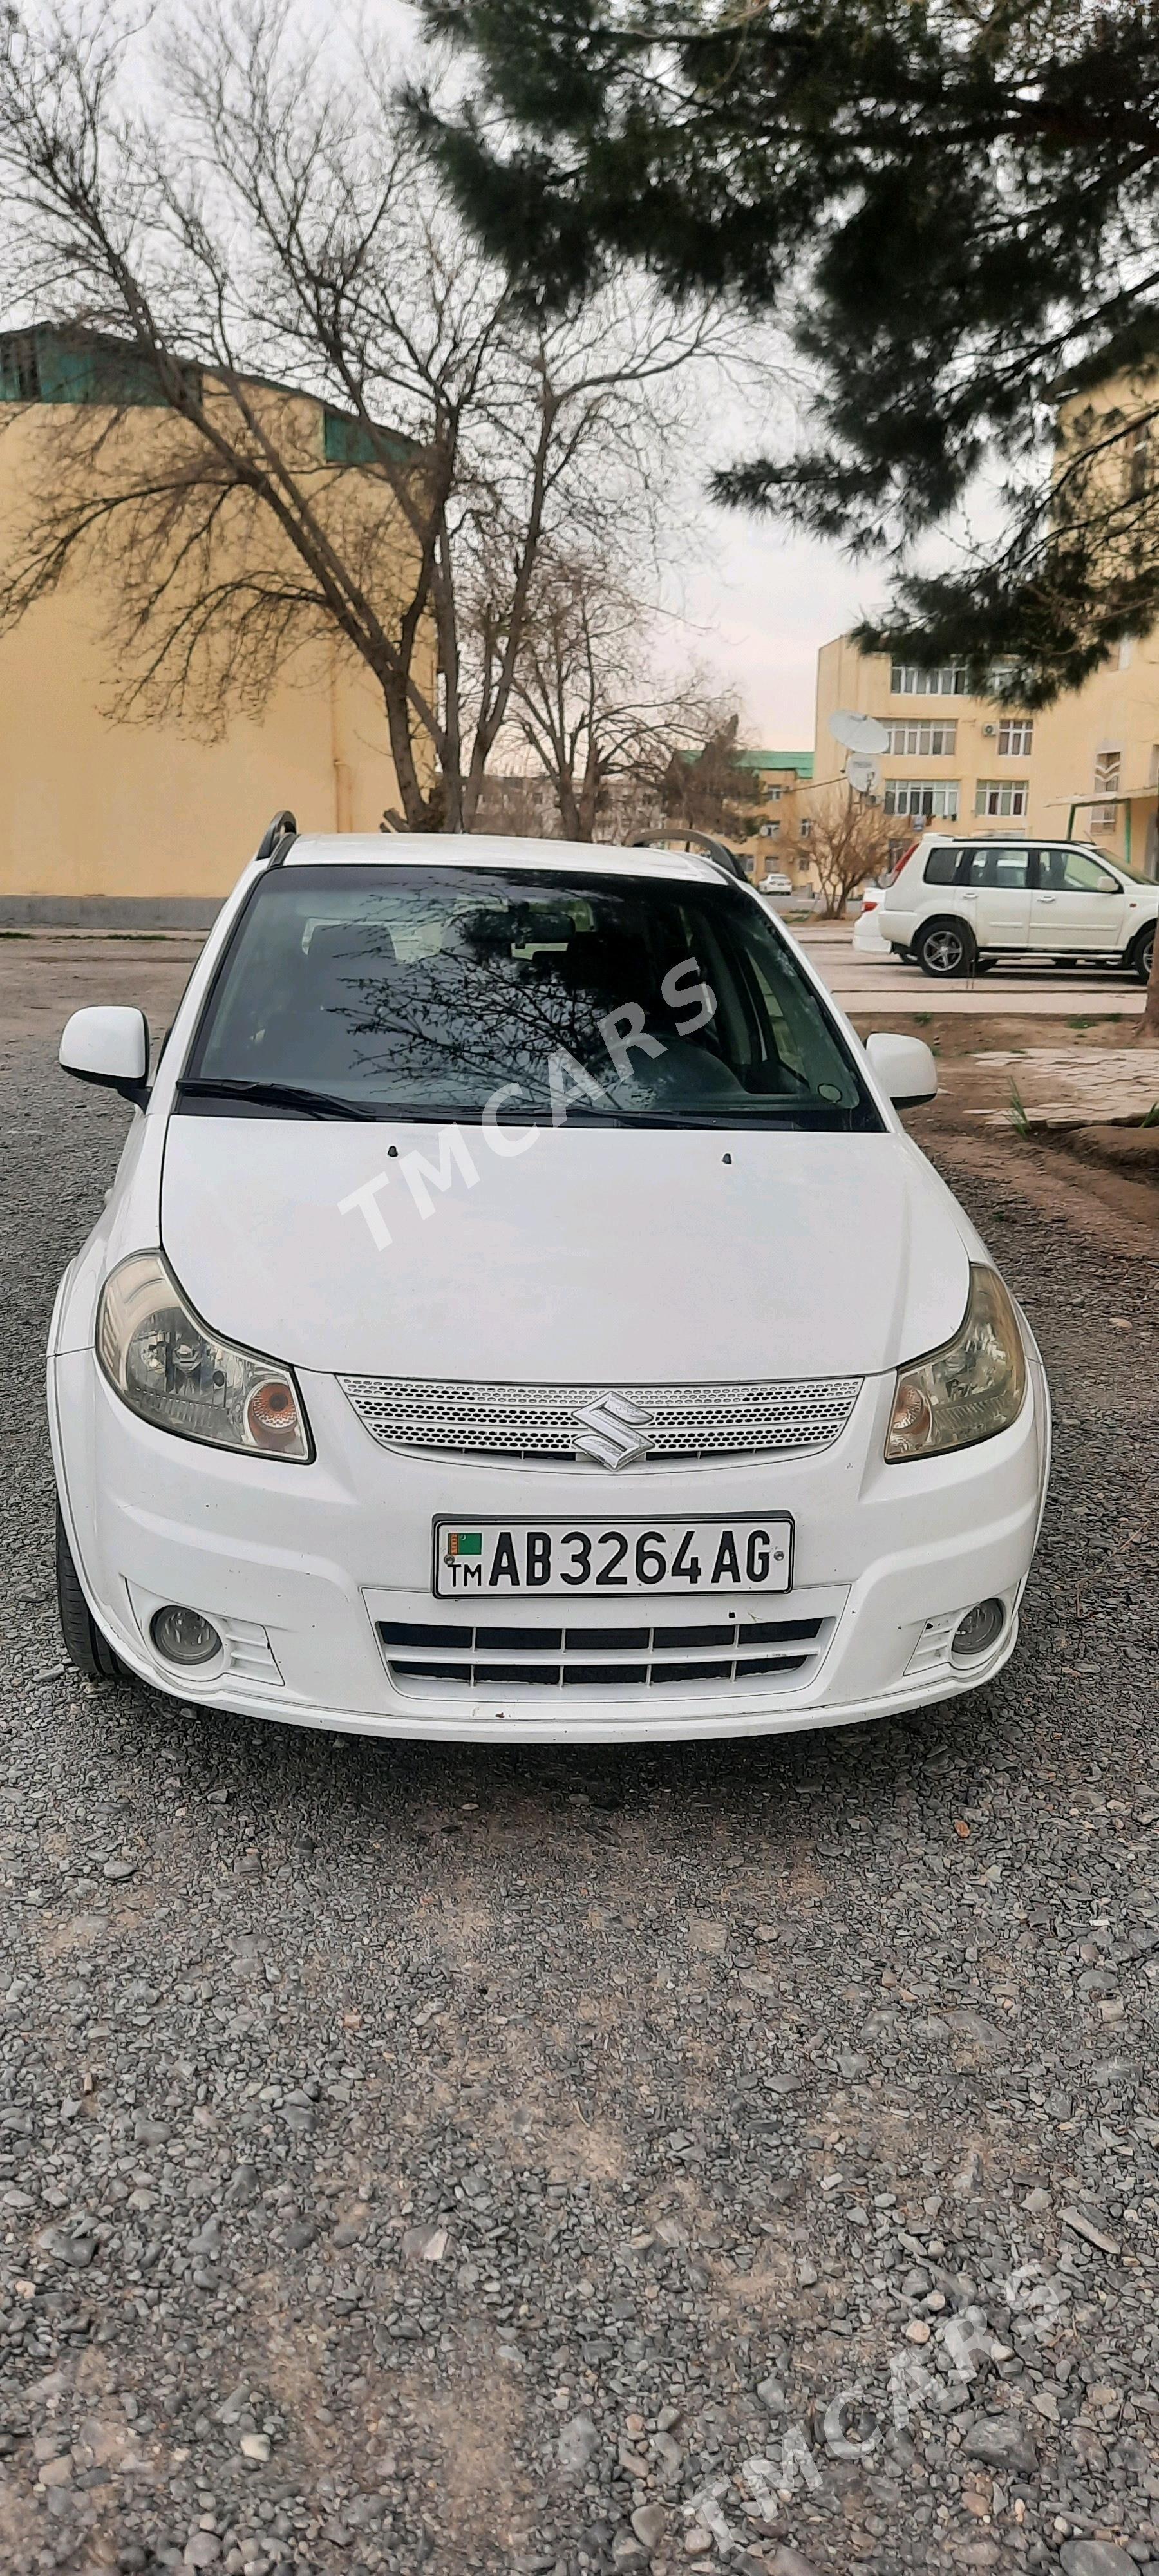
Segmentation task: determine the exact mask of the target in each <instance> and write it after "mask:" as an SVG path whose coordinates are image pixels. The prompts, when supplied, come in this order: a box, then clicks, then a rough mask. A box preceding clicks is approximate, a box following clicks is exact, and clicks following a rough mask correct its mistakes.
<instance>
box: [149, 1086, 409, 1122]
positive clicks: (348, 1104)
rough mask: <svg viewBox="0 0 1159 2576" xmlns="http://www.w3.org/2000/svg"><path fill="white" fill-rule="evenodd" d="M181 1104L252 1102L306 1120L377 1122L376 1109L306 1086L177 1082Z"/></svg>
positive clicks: (331, 1092)
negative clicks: (293, 1112) (297, 1111)
mask: <svg viewBox="0 0 1159 2576" xmlns="http://www.w3.org/2000/svg"><path fill="white" fill-rule="evenodd" d="M177 1089H178V1092H179V1094H180V1096H181V1098H182V1099H183V1100H252V1102H253V1103H254V1106H255V1108H258V1109H300V1110H302V1111H303V1112H304V1114H305V1116H306V1117H307V1118H376V1117H377V1116H378V1112H377V1110H375V1109H363V1108H361V1107H360V1106H359V1104H358V1102H357V1101H354V1100H343V1099H342V1098H341V1097H340V1095H339V1094H338V1093H337V1092H336V1091H311V1090H310V1089H309V1087H308V1085H306V1084H305V1083H297V1082H248V1081H243V1080H240V1079H239V1080H236V1081H233V1080H226V1079H225V1078H223V1079H221V1080H220V1081H213V1080H211V1079H209V1078H206V1079H205V1080H204V1081H202V1080H201V1079H197V1080H194V1081H190V1082H179V1083H178V1085H177Z"/></svg>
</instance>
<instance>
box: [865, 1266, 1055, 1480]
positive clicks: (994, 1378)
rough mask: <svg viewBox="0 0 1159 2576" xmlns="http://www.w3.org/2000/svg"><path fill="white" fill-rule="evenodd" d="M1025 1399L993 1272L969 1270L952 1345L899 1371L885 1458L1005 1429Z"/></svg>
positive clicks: (1013, 1332) (1017, 1341)
mask: <svg viewBox="0 0 1159 2576" xmlns="http://www.w3.org/2000/svg"><path fill="white" fill-rule="evenodd" d="M1025 1396H1026V1353H1025V1351H1024V1349H1023V1347H1022V1335H1021V1333H1020V1332H1019V1329H1018V1318H1017V1316H1016V1314H1015V1312H1014V1308H1013V1306H1012V1305H1011V1302H1010V1299H1009V1297H1008V1295H1007V1292H1006V1290H1005V1288H1004V1287H1003V1285H1002V1282H1001V1280H1000V1278H999V1276H998V1273H997V1271H996V1270H984V1269H982V1267H981V1266H980V1264H978V1263H976V1262H971V1264H970V1297H969V1303H968V1304H967V1307H966V1314H965V1320H964V1322H963V1324H962V1325H961V1327H960V1329H959V1331H958V1332H956V1333H955V1335H954V1338H953V1340H952V1342H946V1343H944V1344H943V1346H942V1348H941V1350H940V1351H931V1352H930V1353H929V1355H928V1357H927V1358H926V1359H924V1360H911V1361H910V1362H909V1365H908V1367H906V1368H903V1369H899V1370H898V1373H897V1387H896V1390H895V1393H894V1399H893V1412H892V1414H891V1416H890V1423H889V1434H888V1437H887V1439H886V1444H885V1454H886V1457H887V1458H888V1459H890V1460H891V1461H896V1460H898V1459H900V1458H932V1457H936V1456H937V1454H938V1452H939V1451H941V1450H944V1449H968V1448H970V1447H971V1446H972V1445H973V1443H974V1442H975V1441H977V1440H992V1439H993V1437H994V1434H995V1432H996V1431H1007V1430H1008V1429H1009V1427H1010V1424H1011V1423H1012V1422H1016V1421H1017V1419H1018V1416H1019V1414H1020V1413H1021V1411H1022V1406H1023V1403H1024V1400H1025Z"/></svg>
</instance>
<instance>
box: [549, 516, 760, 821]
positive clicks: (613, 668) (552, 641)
mask: <svg viewBox="0 0 1159 2576" xmlns="http://www.w3.org/2000/svg"><path fill="white" fill-rule="evenodd" d="M629 551H630V550H629V549H628V548H626V547H625V546H624V545H623V544H622V543H619V544H617V547H616V552H615V555H613V554H612V552H611V550H610V549H609V550H608V551H606V552H601V553H598V554H597V553H595V552H593V551H590V550H589V551H585V552H576V551H573V552H572V553H571V554H569V555H567V556H565V557H560V556H559V555H558V554H553V553H551V552H550V551H547V552H545V553H544V556H543V558H542V560H541V564H540V567H539V577H538V579H537V582H536V584H535V585H534V588H533V592H532V596H531V599H530V602H529V609H528V618H527V627H526V635H525V641H524V649H523V652H522V654H521V656H520V660H519V665H518V668H517V671H516V675H515V680H514V684H513V687H512V692H511V723H510V728H509V730H510V731H511V732H513V733H514V734H515V735H516V736H517V737H518V739H519V740H520V742H521V744H522V746H523V747H524V751H525V753H526V754H530V756H531V758H532V760H533V762H534V764H535V766H536V768H537V770H538V771H539V772H540V774H541V775H542V776H543V777H544V778H545V779H547V780H548V781H549V782H550V785H551V789H552V793H553V795H554V798H555V803H556V808H557V811H558V814H559V819H560V826H561V829H562V832H563V836H564V838H565V839H566V840H574V841H591V840H594V839H596V838H597V837H598V836H599V833H600V828H601V825H603V826H604V827H605V836H606V827H607V825H608V822H609V820H610V819H611V818H612V817H613V816H614V820H613V822H612V828H613V829H614V830H617V831H619V832H622V831H624V830H626V829H627V828H628V827H629V824H631V825H633V826H636V827H638V828H640V829H643V828H646V827H648V826H655V825H658V824H660V823H661V822H663V821H664V819H665V818H666V816H667V813H668V811H669V806H670V801H671V799H670V789H669V779H670V773H671V770H672V765H673V762H674V761H677V760H683V761H684V762H685V763H686V764H687V763H688V762H689V761H690V760H694V759H695V757H696V755H697V754H698V753H699V752H700V751H701V750H702V749H703V746H704V744H705V742H706V740H708V738H709V737H710V736H711V734H712V733H713V731H714V728H716V727H719V726H720V725H722V724H723V723H725V722H727V716H728V710H727V707H726V706H725V704H724V702H723V700H722V698H721V696H720V694H719V693H715V694H714V693H713V692H712V690H711V689H710V687H709V685H708V684H707V683H706V682H704V681H703V680H701V679H700V677H699V676H698V675H693V676H690V677H688V678H686V679H684V680H683V681H679V682H677V681H673V680H667V679H665V678H664V677H663V676H662V675H661V674H660V673H658V671H657V667H656V666H657V663H658V661H659V660H660V658H661V656H660V652H659V645H658V636H657V631H656V629H657V617H656V610H655V607H654V605H653V604H651V603H649V601H648V600H646V599H645V598H642V597H641V596H640V593H639V590H638V589H637V588H635V587H634V586H633V584H632V582H631V580H630V578H629V573H630V570H631V569H632V567H630V565H629V564H628V563H626V562H625V560H624V558H625V556H626V555H627V554H628V553H629ZM616 556H618V557H619V560H618V561H617V560H616ZM635 569H637V570H638V569H639V567H635Z"/></svg>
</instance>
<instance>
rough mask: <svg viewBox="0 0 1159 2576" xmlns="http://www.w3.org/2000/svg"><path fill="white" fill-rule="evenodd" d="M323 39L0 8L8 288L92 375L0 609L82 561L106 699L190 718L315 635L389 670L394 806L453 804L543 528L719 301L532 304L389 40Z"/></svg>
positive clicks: (250, 10) (273, 1)
mask: <svg viewBox="0 0 1159 2576" xmlns="http://www.w3.org/2000/svg"><path fill="white" fill-rule="evenodd" d="M337 44H338V40H337V39H336V38H333V37H331V36H328V37H327V38H326V39H325V40H324V41H322V40H320V41H318V42H316V43H315V44H314V45H313V46H311V45H309V44H307V43H305V42H303V41H302V40H300V39H298V38H297V37H296V36H295V34H294V32H293V28H292V26H291V23H290V21H289V19H288V17H287V15H286V14H285V11H284V10H283V8H282V7H281V6H280V5H279V0H269V5H267V0H253V5H252V6H247V5H246V0H239V5H238V6H237V7H236V8H231V7H230V6H229V0H225V5H224V7H223V9H222V12H221V14H217V15H215V14H212V13H211V14H210V15H209V16H208V17H206V16H204V15H199V16H198V17H196V18H195V17H194V16H193V13H192V12H190V14H189V15H188V17H186V18H185V19H183V20H181V21H178V22H175V23H174V24H173V25H172V26H171V27H170V29H169V33H168V36H167V39H166V42H165V50H164V61H163V66H162V68H161V70H159V69H158V65H157V61H156V58H155V57H149V56H147V55H146V54H144V53H143V50H142V48H143V45H144V39H143V38H141V37H138V36H137V35H136V34H135V33H134V30H133V29H132V27H130V26H129V24H128V22H127V21H126V22H123V23H120V24H118V23H117V21H116V19H115V17H113V18H110V17H109V16H108V15H107V14H106V15H105V16H102V17H100V18H95V17H94V18H93V19H92V20H91V21H86V20H85V19H84V18H83V17H82V18H79V19H78V18H74V17H70V16H68V15H67V14H60V15H56V16H53V17H49V18H48V19H47V20H45V19H41V18H38V19H37V20H36V21H35V22H31V21H29V22H22V21H21V20H20V19H19V18H18V17H17V16H16V15H15V14H10V15H9V16H8V18H7V20H6V21H5V24H4V27H3V30H2V31H0V169H2V170H3V173H4V177H5V181H6V200H7V209H8V212H7V218H6V234H7V243H6V249H7V265H8V270H9V281H8V282H9V287H10V295H9V299H8V300H9V303H10V306H11V302H12V299H13V298H14V297H15V298H18V299H19V300H20V303H21V305H22V309H23V310H25V311H29V312H31V313H33V314H34V315H35V316H36V317H37V318H40V317H48V318H50V319H51V320H52V321H53V323H54V324H56V325H57V326H58V328H59V326H60V325H62V324H63V325H65V326H66V327H67V329H68V331H69V332H70V333H72V334H73V335H74V345H75V348H76V350H77V351H78V353H80V354H81V355H82V356H83V355H85V353H87V359H88V362H89V364H90V368H91V371H92V381H93V382H94V383H95V384H96V386H97V389H98V390H97V395H96V398H95V399H94V400H90V401H89V402H87V403H72V404H61V405H60V406H59V407H57V408H56V409H55V410H54V414H53V423H52V436H51V438H50V439H49V440H48V441H46V442H42V443H41V453H42V455H43V456H44V467H43V471H42V472H41V474H40V476H39V479H38V480H37V481H36V482H35V485H34V488H33V489H32V490H31V491H30V493H29V506H28V508H27V511H26V514H25V518H24V522H23V525H22V527H21V528H20V530H19V531H16V532H13V537H12V543H11V548H10V553H9V561H8V564H7V567H6V569H5V571H4V574H3V576H2V578H0V616H2V617H3V618H4V619H6V620H7V622H8V623H12V622H13V621H15V620H17V619H19V618H20V616H21V615H23V613H24V612H25V610H26V609H27V608H28V607H29V606H30V605H31V604H32V603H33V602H34V601H35V600H37V599H38V598H40V597H41V596H42V595H43V594H44V593H45V592H46V591H47V590H50V589H51V588H53V587H54V586H55V585H56V584H57V583H58V582H60V581H61V580H62V579H64V578H65V577H66V575H68V574H70V573H71V572H72V571H73V570H77V571H80V570H82V569H83V570H85V571H87V572H89V573H90V574H92V575H95V576H98V577H99V578H100V581H101V583H102V586H103V590H104V595H105V597H106V599H107V601H108V608H109V624H110V630H111V633H112V635H113V637H114V639H115V643H116V648H117V653H118V660H119V667H120V669H121V671H122V674H123V679H122V685H121V688H120V692H119V696H118V699H117V702H116V703H117V708H118V711H119V712H120V713H122V714H125V715H129V714H138V715H139V714H143V713H152V712H155V711H157V710H163V711H164V712H166V713H167V714H172V715H176V716H177V717H178V718H180V719H182V720H184V721H186V722H187V723H190V724H192V725H195V726H200V727H208V728H211V729H212V728H215V727H216V728H220V726H221V725H222V723H223V722H224V721H225V720H226V715H227V711H228V708H229V707H230V706H231V705H233V704H237V703H241V704H243V705H248V706H250V707H255V706H259V705H260V704H261V702H262V699H263V697H264V694H265V691H266V688H267V687H268V684H269V681H270V678H271V675H272V674H273V673H274V672H275V671H284V670H285V668H286V666H287V664H288V663H290V662H292V661H294V660H297V661H299V662H300V663H301V665H302V668H303V673H304V675H306V676H308V674H309V669H310V655H311V648H312V647H316V646H317V645H318V643H319V642H320V641H321V640H322V639H323V638H327V639H332V638H334V637H335V636H337V637H338V638H339V640H340V642H341V644H342V646H343V647H344V648H345V650H346V651H348V652H349V653H350V654H351V655H353V656H354V657H356V658H358V659H360V660H361V661H362V663H363V664H365V666H366V667H367V668H368V669H369V670H370V672H371V673H372V675H373V677H374V680H375V682H376V684H377V686H378V688H379V689H380V691H381V694H382V701H383V705H384V709H385V714H386V722H387V727H388V732H389V738H390V745H391V751H392V755H393V760H394V766H395V773H396V776H397V780H398V791H399V809H398V811H397V813H391V814H390V815H389V816H387V817H386V818H385V819H386V821H387V823H388V824H389V825H397V824H402V825H405V826H406V827H407V828H410V829H428V830H431V829H440V828H443V829H448V830H456V829H462V828H465V827H469V826H470V823H471V820H472V818H473V815H474V813H475V811H476V808H477V805H478V799H479V792H480V788H481V785H482V781H483V778H484V775H485V772H486V767H487V762H488V760H489V758H490V756H491V753H492V750H493V748H494V745H495V742H496V739H497V737H498V735H499V733H500V731H501V729H502V727H503V724H504V722H505V720H506V718H507V715H508V711H509V707H510V701H511V693H512V689H513V686H514V683H515V678H516V672H517V669H518V665H519V659H520V654H521V651H522V648H523V643H524V637H525V631H526V623H527V615H528V606H529V601H530V598H531V595H532V590H533V585H534V582H535V578H536V571H537V565H538V562H539V558H540V553H541V550H542V549H543V548H544V547H545V546H546V545H548V544H549V543H552V542H556V543H558V542H560V541H562V539H563V537H564V535H565V533H566V534H567V535H569V536H571V535H574V533H575V531H576V530H577V529H580V530H583V531H584V533H585V535H586V536H589V537H590V536H591V535H592V533H593V532H594V531H596V530H598V528H599V527H600V525H601V524H605V523H608V524H610V522H611V520H612V518H613V516H614V515H615V514H616V513H618V512H622V511H623V509H624V507H625V506H626V503H627V500H628V496H629V494H631V495H632V496H633V497H634V498H636V499H638V480H639V473H638V469H639V465H640V460H641V455H642V452H643V449H642V443H641V442H642V424H643V423H644V421H645V419H646V416H647V413H648V410H649V406H650V404H651V402H652V400H653V399H654V398H655V395H656V393H657V391H658V389H659V388H660V387H662V386H663V385H664V384H665V383H666V382H668V381H670V380H671V379H672V378H673V377H674V375H675V373H676V371H677V370H678V369H680V368H681V367H682V366H683V365H684V364H685V363H686V362H687V361H689V360H690V359H692V358H696V357H699V356H704V355H705V354H707V353H708V352H709V351H711V350H712V349H713V348H714V347H716V346H717V345H718V342H719V338H720V333H721V330H722V327H723V326H722V323H721V319H720V316H719V314H718V313H717V312H715V311H714V310H712V309H711V308H709V307H707V306H703V307H701V308H700V309H698V310H697V311H696V312H695V313H693V312H688V313H686V314H684V315H682V316H680V317H677V318H676V319H675V320H674V319H673V318H672V317H671V316H665V315H664V314H663V313H662V311H661V308H660V306H659V304H658V303H653V302H651V301H649V299H648V298H647V297H646V296H643V297H641V296H640V295H638V294H636V293H633V294H631V295H629V294H627V293H626V292H623V291H620V290H619V289H617V287H616V286H615V284H614V283H613V284H610V285H609V286H608V287H607V288H605V290H604V291H603V293H602V296H601V297H600V298H597V299H596V300H595V301H594V302H593V303H591V304H590V305H588V306H586V307H585V308H584V310H583V311H582V312H581V313H578V314H570V315H568V316H566V317H563V316H559V315H555V316H551V317H547V318H544V319H538V318H537V317H536V315H535V314H534V313H531V312H529V311H528V310H527V309H526V307H524V306H521V305H519V304H518V303H517V302H516V301H515V300H514V298H513V297H512V295H511V293H510V291H509V289H508V286H507V283H506V279H505V276H504V274H503V273H502V271H501V270H500V268H499V267H498V266H497V264H495V263H492V262H490V261H488V260H487V259H486V257H484V256H483V255H481V254H480V252H479V251H478V249H477V248H476V247H475V246H474V244H473V243H472V241H471V240H470V239H469V238H468V237H467V235H466V234H465V232H464V230H463V229H462V227H461V226H460V225H459V223H458V221H457V219H456V218H455V216H454V214H453V212H452V211H451V208H450V205H449V201H448V199H447V197H446V195H445V193H444V191H443V189H442V185H441V183H440V181H439V180H438V178H437V177H436V176H435V175H434V173H433V172H432V170H431V168H430V167H429V166H428V164H427V163H426V162H425V161H424V159H423V156H422V152H421V150H420V147H419V145H418V143H417V142H416V140H415V137H414V133H413V130H412V129H411V128H410V127H409V126H408V124H407V121H406V118H405V115H404V114H403V112H402V110H401V109H400V106H399V104H398V101H397V99H396V95H395V92H394V89H393V87H392V79H391V74H390V71H389V66H388V65H386V64H385V63H384V62H383V61H382V60H381V59H380V58H377V57H374V56H369V57H363V58H361V59H359V60H358V61H357V62H356V63H354V64H353V65H352V66H351V67H349V68H348V69H347V70H345V71H343V70H342V69H341V68H340V67H339V65H338V53H337ZM32 345H33V350H34V352H35V335H33V340H32ZM287 388H294V389H297V393H298V394H300V396H301V399H297V398H295V396H294V395H293V394H289V393H288V392H287ZM33 391H35V388H33ZM146 424H147V425H146ZM484 594H485V596H486V598H487V602H488V619H487V622H486V626H485V631H483V632H482V636H481V642H482V649H481V650H479V651H477V652H475V651H471V650H469V649H466V648H465V640H464V603H465V602H466V601H467V599H468V597H473V598H478V597H479V596H481V595H484ZM475 633H476V636H479V634H480V630H479V628H478V626H476V628H475Z"/></svg>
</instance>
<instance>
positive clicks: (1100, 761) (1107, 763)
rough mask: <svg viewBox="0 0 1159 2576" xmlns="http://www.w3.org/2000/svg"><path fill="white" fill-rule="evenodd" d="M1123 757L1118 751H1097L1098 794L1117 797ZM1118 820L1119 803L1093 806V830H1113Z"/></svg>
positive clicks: (1096, 789) (1096, 782)
mask: <svg viewBox="0 0 1159 2576" xmlns="http://www.w3.org/2000/svg"><path fill="white" fill-rule="evenodd" d="M1122 758H1123V756H1122V753H1121V752H1118V751H1097V752H1096V753H1095V794H1096V796H1106V797H1116V796H1117V795H1118V793H1119V773H1120V770H1121V768H1122ZM1118 820H1119V809H1118V806H1117V805H1115V804H1107V805H1095V806H1094V807H1092V810H1091V830H1092V832H1113V831H1114V830H1115V827H1116V825H1117V823H1118Z"/></svg>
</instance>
